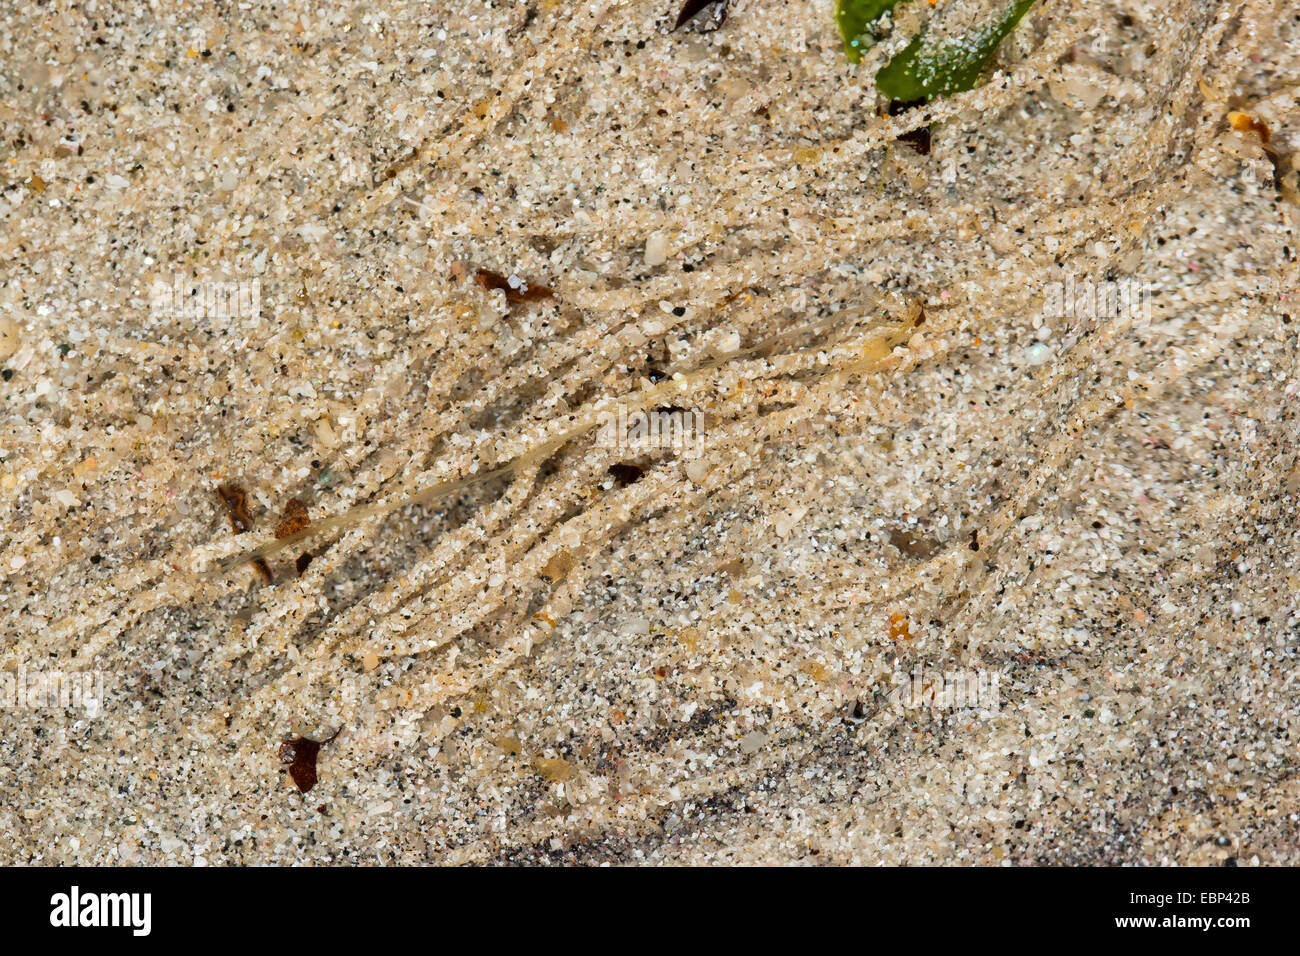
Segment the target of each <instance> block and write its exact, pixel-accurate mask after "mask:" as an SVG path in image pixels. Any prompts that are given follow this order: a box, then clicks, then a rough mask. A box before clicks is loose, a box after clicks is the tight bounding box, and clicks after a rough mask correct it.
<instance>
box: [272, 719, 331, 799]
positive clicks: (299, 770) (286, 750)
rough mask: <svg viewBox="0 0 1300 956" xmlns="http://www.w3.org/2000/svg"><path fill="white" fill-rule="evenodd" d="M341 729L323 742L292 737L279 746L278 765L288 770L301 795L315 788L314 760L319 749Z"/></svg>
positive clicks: (318, 753) (318, 754)
mask: <svg viewBox="0 0 1300 956" xmlns="http://www.w3.org/2000/svg"><path fill="white" fill-rule="evenodd" d="M342 729H343V728H341V727H340V728H339V730H336V731H334V733H333V734H331V735H330V736H329V737H327V738H325V739H324V740H308V739H307V738H306V737H294V738H293V739H292V740H286V741H284V742H283V743H281V744H280V763H281V764H283V765H284V766H286V767H288V768H289V776H290V777H292V778H293V782H294V783H295V784H297V785H298V789H299V790H300V791H302V792H303V793H306V792H307V791H308V790H310V789H311V788H312V787H314V786H316V780H317V777H316V758H317V757H318V756H320V749H321V747H322V746H324V745H325V744H327V743H330V742H331V741H332V740H334V738H335V737H337V736H338V735H339V731H341V730H342Z"/></svg>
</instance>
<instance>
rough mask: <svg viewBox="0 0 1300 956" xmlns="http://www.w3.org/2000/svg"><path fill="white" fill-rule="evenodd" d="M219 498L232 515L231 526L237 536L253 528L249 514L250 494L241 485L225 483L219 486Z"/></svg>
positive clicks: (227, 511)
mask: <svg viewBox="0 0 1300 956" xmlns="http://www.w3.org/2000/svg"><path fill="white" fill-rule="evenodd" d="M217 497H218V498H220V499H221V503H222V504H223V505H225V506H226V513H227V514H228V515H230V526H231V527H232V528H234V529H235V534H243V533H244V532H245V531H251V530H252V528H253V519H252V518H251V517H249V514H248V494H247V492H245V491H244V489H243V488H241V487H240V486H239V485H236V484H232V483H230V482H223V483H222V484H219V485H217Z"/></svg>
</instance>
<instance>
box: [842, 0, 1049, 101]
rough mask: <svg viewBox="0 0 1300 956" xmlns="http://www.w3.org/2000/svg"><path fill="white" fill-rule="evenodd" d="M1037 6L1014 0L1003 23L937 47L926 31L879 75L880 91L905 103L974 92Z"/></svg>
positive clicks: (961, 36)
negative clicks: (996, 56) (1002, 46)
mask: <svg viewBox="0 0 1300 956" xmlns="http://www.w3.org/2000/svg"><path fill="white" fill-rule="evenodd" d="M1033 5H1034V0H1012V2H1011V3H1010V5H1008V6H1007V8H1006V10H1005V11H1004V12H1003V14H1002V16H1001V17H1000V18H999V19H997V20H995V21H993V22H992V23H989V24H986V25H984V26H983V27H980V28H977V29H975V30H972V31H969V32H967V33H965V34H961V35H959V36H954V37H947V38H945V39H944V40H943V41H942V42H940V43H937V44H936V43H931V42H930V40H929V31H928V29H927V30H922V31H921V33H920V34H919V35H917V36H916V37H915V38H913V40H912V42H911V43H909V44H908V45H907V46H906V47H904V48H903V49H902V50H901V51H900V52H899V53H898V54H897V55H896V56H895V57H894V58H893V59H892V60H890V61H889V62H888V63H886V64H885V65H884V66H883V67H881V68H880V71H879V72H878V73H876V89H877V90H879V91H880V93H881V94H882V95H884V96H888V97H889V98H890V99H895V100H904V101H911V100H920V99H925V100H931V99H934V97H936V96H951V95H952V94H953V93H964V92H965V91H966V90H969V89H974V87H975V84H976V83H978V82H979V78H980V73H981V72H983V70H984V67H985V66H986V65H987V64H988V62H989V60H991V59H992V58H993V54H994V52H995V51H996V50H997V48H998V44H999V43H1001V42H1002V41H1003V40H1004V39H1005V38H1006V36H1007V34H1009V33H1010V32H1011V31H1012V30H1014V29H1015V28H1016V24H1017V23H1019V22H1020V18H1021V17H1023V16H1024V15H1025V13H1026V12H1027V11H1028V10H1029V8H1030V7H1032V6H1033ZM927 27H928V24H927ZM850 58H851V57H850Z"/></svg>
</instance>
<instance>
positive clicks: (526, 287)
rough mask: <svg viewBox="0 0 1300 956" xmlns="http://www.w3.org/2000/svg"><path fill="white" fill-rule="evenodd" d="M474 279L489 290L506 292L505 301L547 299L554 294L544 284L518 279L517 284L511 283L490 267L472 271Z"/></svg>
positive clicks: (516, 301)
mask: <svg viewBox="0 0 1300 956" xmlns="http://www.w3.org/2000/svg"><path fill="white" fill-rule="evenodd" d="M474 281H476V282H477V283H478V284H479V285H480V286H482V287H483V288H484V289H487V290H488V291H489V292H492V291H495V290H497V289H500V290H501V291H502V292H504V293H505V294H506V301H507V302H510V303H519V302H537V301H538V300H540V299H549V298H550V297H551V296H553V295H555V293H554V292H553V291H551V289H550V287H548V286H544V285H536V284H532V283H529V282H524V281H522V280H518V284H517V285H511V284H510V280H509V279H507V278H506V277H505V276H503V275H502V274H501V273H499V272H493V271H492V270H491V269H479V270H478V271H477V272H475V273H474Z"/></svg>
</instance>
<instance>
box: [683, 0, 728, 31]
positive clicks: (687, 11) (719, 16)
mask: <svg viewBox="0 0 1300 956" xmlns="http://www.w3.org/2000/svg"><path fill="white" fill-rule="evenodd" d="M729 2H730V0H686V2H685V3H683V4H682V9H681V11H680V12H679V13H678V14H677V21H676V22H675V23H674V24H673V29H674V30H680V29H681V28H682V27H684V26H686V24H688V23H689V22H690V21H692V20H694V19H695V18H696V17H697V16H699V15H700V14H701V13H703V12H704V11H705V10H707V9H708V8H709V7H712V6H715V5H716V6H717V8H718V9H717V12H716V13H715V14H714V15H713V17H711V18H710V19H709V20H707V21H705V22H704V23H703V24H701V26H700V29H701V30H704V31H706V32H707V31H709V30H716V29H718V27H720V26H722V25H723V24H724V23H726V22H727V5H728V3H729Z"/></svg>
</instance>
